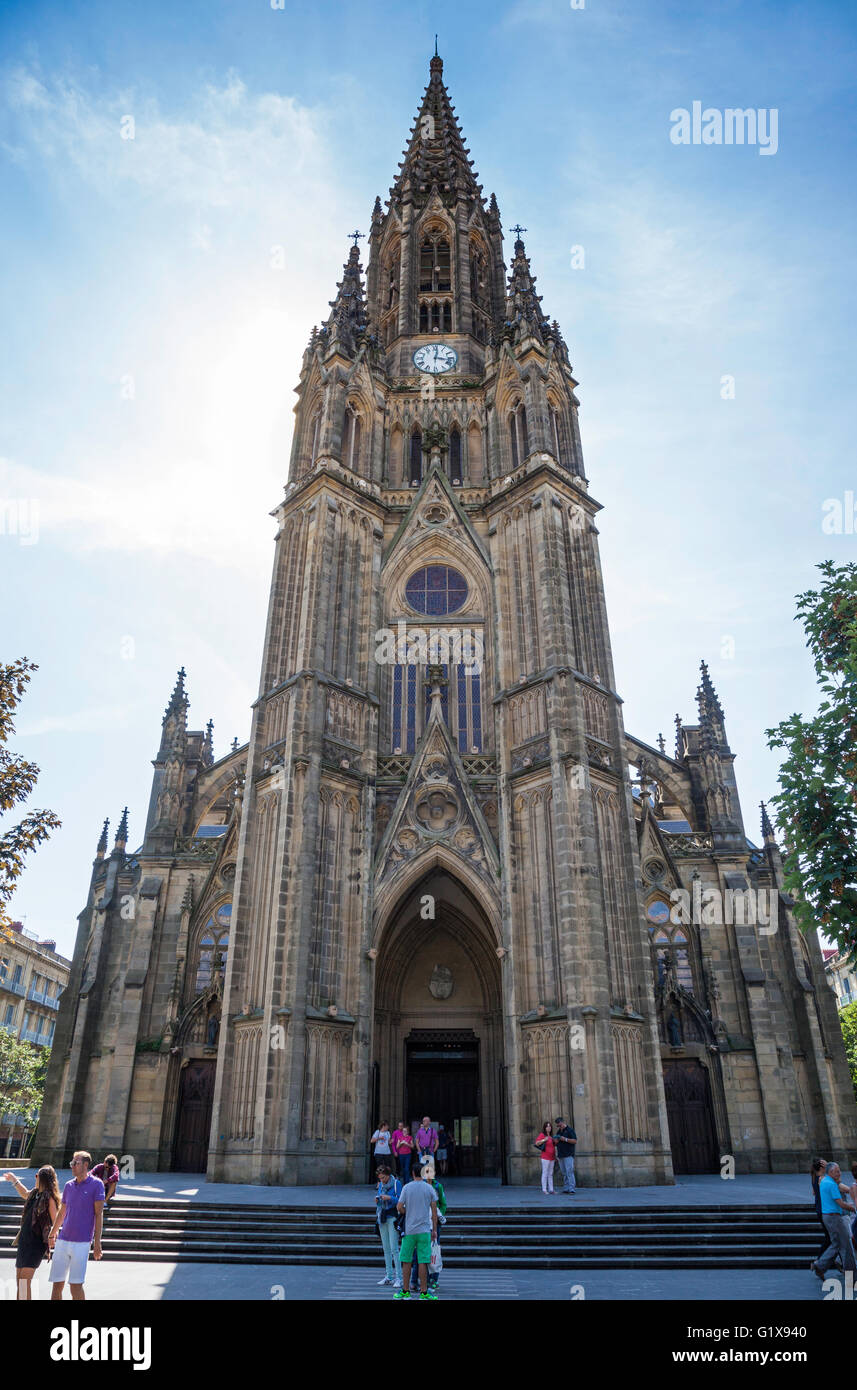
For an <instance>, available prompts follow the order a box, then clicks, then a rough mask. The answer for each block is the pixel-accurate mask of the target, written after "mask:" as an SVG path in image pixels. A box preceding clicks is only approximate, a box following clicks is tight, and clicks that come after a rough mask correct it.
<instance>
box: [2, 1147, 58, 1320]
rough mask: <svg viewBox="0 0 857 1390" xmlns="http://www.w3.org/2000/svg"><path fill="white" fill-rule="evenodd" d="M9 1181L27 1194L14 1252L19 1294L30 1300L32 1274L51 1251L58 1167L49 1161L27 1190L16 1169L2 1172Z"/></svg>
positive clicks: (19, 1296)
mask: <svg viewBox="0 0 857 1390" xmlns="http://www.w3.org/2000/svg"><path fill="white" fill-rule="evenodd" d="M3 1176H4V1178H5V1180H6V1182H11V1183H12V1184H13V1185H14V1187H15V1191H16V1192H17V1193H18V1196H19V1197H23V1198H24V1210H23V1212H22V1213H21V1225H20V1227H19V1229H18V1234H17V1236H16V1237H15V1241H16V1243H17V1254H16V1256H15V1281H16V1284H17V1287H18V1294H17V1296H18V1298H19V1299H22V1300H25V1301H29V1300H31V1299H32V1297H33V1289H32V1282H33V1275H34V1274H35V1272H36V1270H37V1269H38V1267H39V1265H40V1264H41V1263H42V1260H43V1259H44V1258H45V1256H46V1255H49V1254H50V1246H49V1244H48V1237H49V1235H50V1233H51V1227H52V1225H53V1223H54V1220H55V1218H56V1214H57V1212H58V1211H59V1209H60V1190H59V1186H58V1184H57V1175H56V1170H55V1169H53V1168H52V1167H51V1166H50V1164H49V1163H47V1164H45V1166H44V1168H40V1169H39V1171H38V1173H37V1174H36V1185H35V1187H34V1188H33V1190H32V1192H28V1191H27V1189H26V1187H25V1186H24V1184H23V1183H22V1182H19V1181H18V1179H17V1177H16V1176H15V1174H14V1173H4V1174H3Z"/></svg>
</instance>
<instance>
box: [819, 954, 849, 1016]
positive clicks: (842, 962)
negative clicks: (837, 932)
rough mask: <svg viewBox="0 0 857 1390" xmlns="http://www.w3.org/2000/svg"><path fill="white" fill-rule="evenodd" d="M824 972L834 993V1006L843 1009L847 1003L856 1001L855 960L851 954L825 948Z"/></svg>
mask: <svg viewBox="0 0 857 1390" xmlns="http://www.w3.org/2000/svg"><path fill="white" fill-rule="evenodd" d="M823 955H824V973H825V974H826V975H827V978H828V980H829V981H830V986H831V989H832V990H833V993H834V994H835V995H836V1007H837V1008H838V1009H844V1008H845V1007H846V1005H847V1004H854V1003H855V1002H857V960H855V957H854V955H853V954H851V955H846V956H843V954H842V952H841V951H838V950H836V949H833V950H831V949H826V950H825V951H824V952H823Z"/></svg>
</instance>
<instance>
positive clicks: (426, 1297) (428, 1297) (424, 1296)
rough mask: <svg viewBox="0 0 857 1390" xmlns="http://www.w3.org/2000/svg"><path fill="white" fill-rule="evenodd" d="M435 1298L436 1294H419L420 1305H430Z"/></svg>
mask: <svg viewBox="0 0 857 1390" xmlns="http://www.w3.org/2000/svg"><path fill="white" fill-rule="evenodd" d="M436 1298H437V1294H436V1293H421V1294H420V1303H430V1302H431V1301H432V1300H433V1299H436Z"/></svg>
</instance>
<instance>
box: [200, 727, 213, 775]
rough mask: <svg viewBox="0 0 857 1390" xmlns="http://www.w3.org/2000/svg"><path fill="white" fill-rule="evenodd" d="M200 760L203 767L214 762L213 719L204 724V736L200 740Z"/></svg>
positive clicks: (209, 765)
mask: <svg viewBox="0 0 857 1390" xmlns="http://www.w3.org/2000/svg"><path fill="white" fill-rule="evenodd" d="M199 760H200V762H201V763H202V766H203V767H211V764H212V763H213V762H214V720H213V719H209V721H208V723H207V724H206V726H205V738H204V739H203V740H202V748H201V750H200V758H199Z"/></svg>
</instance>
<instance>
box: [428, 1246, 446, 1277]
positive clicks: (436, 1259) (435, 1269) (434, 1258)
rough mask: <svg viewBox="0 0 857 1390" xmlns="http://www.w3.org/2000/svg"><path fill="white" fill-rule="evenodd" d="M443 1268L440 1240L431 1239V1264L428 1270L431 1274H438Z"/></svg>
mask: <svg viewBox="0 0 857 1390" xmlns="http://www.w3.org/2000/svg"><path fill="white" fill-rule="evenodd" d="M442 1269H443V1256H442V1255H441V1253H440V1242H439V1241H437V1240H433V1241H432V1243H431V1264H430V1265H429V1270H430V1271H431V1273H432V1274H440V1271H441V1270H442Z"/></svg>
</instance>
